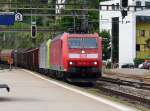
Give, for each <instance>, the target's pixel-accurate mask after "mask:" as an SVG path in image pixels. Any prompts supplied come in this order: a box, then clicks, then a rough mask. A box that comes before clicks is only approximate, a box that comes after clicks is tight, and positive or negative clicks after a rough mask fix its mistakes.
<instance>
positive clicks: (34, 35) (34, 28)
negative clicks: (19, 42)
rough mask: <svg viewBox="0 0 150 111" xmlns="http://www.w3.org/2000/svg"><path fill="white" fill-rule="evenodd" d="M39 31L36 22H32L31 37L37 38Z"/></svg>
mask: <svg viewBox="0 0 150 111" xmlns="http://www.w3.org/2000/svg"><path fill="white" fill-rule="evenodd" d="M36 32H37V27H36V22H32V24H31V37H32V38H33V39H35V37H36Z"/></svg>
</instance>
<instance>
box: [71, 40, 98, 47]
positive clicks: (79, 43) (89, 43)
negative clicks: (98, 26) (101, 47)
mask: <svg viewBox="0 0 150 111" xmlns="http://www.w3.org/2000/svg"><path fill="white" fill-rule="evenodd" d="M69 48H71V49H73V48H88V49H94V48H97V43H96V38H70V39H69Z"/></svg>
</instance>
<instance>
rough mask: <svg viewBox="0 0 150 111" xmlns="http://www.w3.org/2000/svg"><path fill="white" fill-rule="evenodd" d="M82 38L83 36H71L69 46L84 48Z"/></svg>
mask: <svg viewBox="0 0 150 111" xmlns="http://www.w3.org/2000/svg"><path fill="white" fill-rule="evenodd" d="M81 42H82V39H81V38H70V39H69V48H71V49H73V48H75V49H76V48H82V44H81Z"/></svg>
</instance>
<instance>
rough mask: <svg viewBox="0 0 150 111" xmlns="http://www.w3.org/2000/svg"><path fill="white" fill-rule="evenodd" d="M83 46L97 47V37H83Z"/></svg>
mask: <svg viewBox="0 0 150 111" xmlns="http://www.w3.org/2000/svg"><path fill="white" fill-rule="evenodd" d="M83 47H84V48H90V49H93V48H97V44H96V39H95V38H84V39H83Z"/></svg>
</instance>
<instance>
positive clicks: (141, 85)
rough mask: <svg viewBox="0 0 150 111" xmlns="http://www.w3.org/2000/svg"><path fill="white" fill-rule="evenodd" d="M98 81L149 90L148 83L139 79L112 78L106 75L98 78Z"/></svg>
mask: <svg viewBox="0 0 150 111" xmlns="http://www.w3.org/2000/svg"><path fill="white" fill-rule="evenodd" d="M99 81H104V82H110V83H113V84H118V85H125V86H131V87H135V88H138V89H143V90H150V84H148V83H144V82H139V81H138V82H137V81H133V80H122V79H113V78H108V77H102V78H100V80H99ZM99 81H98V82H99Z"/></svg>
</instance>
